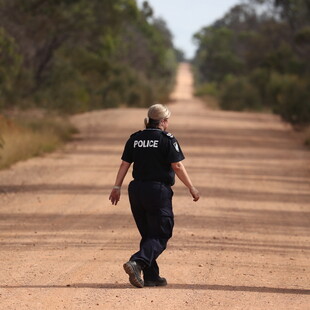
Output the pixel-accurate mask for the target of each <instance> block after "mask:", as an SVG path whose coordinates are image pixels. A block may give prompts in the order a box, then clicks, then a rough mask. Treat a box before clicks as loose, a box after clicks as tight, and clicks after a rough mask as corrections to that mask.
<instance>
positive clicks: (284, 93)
mask: <svg viewBox="0 0 310 310" xmlns="http://www.w3.org/2000/svg"><path fill="white" fill-rule="evenodd" d="M194 40H195V43H196V44H197V53H196V55H195V57H194V59H193V64H194V68H195V74H196V84H197V85H196V87H197V88H196V89H197V94H198V95H200V96H208V95H209V96H210V95H211V96H215V97H217V98H218V100H219V105H220V107H221V108H222V109H227V110H237V111H242V110H252V111H253V110H256V111H272V112H273V113H276V114H278V115H280V116H281V117H282V118H283V119H284V120H285V121H288V122H290V123H291V124H292V125H293V126H294V127H296V128H304V127H305V126H308V125H309V124H310V1H309V0H247V1H243V2H241V3H240V4H239V5H236V6H234V7H233V8H232V9H231V10H230V11H229V12H227V13H226V14H225V15H224V16H223V17H222V18H220V19H218V20H216V21H215V22H214V23H213V24H212V25H210V26H207V27H204V28H203V29H201V30H200V31H199V32H197V33H196V34H195V35H194Z"/></svg>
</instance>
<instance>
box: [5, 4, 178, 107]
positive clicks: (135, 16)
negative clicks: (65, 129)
mask: <svg viewBox="0 0 310 310" xmlns="http://www.w3.org/2000/svg"><path fill="white" fill-rule="evenodd" d="M180 55H181V54H180V51H177V50H176V49H175V48H174V46H173V44H172V36H171V33H170V31H169V29H168V28H167V26H166V24H165V22H164V21H163V20H161V19H158V18H155V17H154V15H153V11H152V8H151V7H150V6H149V5H148V3H147V2H145V3H144V5H143V8H142V9H139V8H138V7H137V4H136V1H135V0H104V1H102V0H92V1H89V0H27V1H24V0H0V111H1V110H4V109H11V108H14V107H19V108H29V107H40V108H44V109H56V110H60V111H62V112H66V113H75V112H82V111H86V110H91V109H99V108H107V107H116V106H119V105H128V106H145V105H149V104H150V103H153V102H154V101H156V100H158V101H165V100H166V99H167V97H168V95H169V92H170V90H171V87H172V85H173V80H174V75H175V69H176V61H177V57H181V56H180Z"/></svg>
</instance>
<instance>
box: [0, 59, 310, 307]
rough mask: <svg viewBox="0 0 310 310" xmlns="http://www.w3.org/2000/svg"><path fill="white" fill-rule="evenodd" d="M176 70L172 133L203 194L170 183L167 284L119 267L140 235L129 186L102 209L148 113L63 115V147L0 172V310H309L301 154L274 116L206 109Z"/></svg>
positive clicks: (305, 165)
mask: <svg viewBox="0 0 310 310" xmlns="http://www.w3.org/2000/svg"><path fill="white" fill-rule="evenodd" d="M191 91H192V77H191V74H190V70H189V67H188V66H187V65H185V64H184V65H181V67H180V70H179V75H178V84H177V87H176V90H175V92H174V94H173V99H174V100H173V102H172V103H171V104H170V108H171V110H172V117H171V120H170V130H171V131H172V132H173V133H174V134H175V136H176V137H177V138H178V140H179V142H180V144H181V145H182V148H183V151H184V153H185V156H186V160H185V161H184V163H185V165H186V166H187V168H188V171H189V173H190V175H191V177H192V179H193V181H194V183H195V184H196V186H197V187H198V188H199V189H200V191H201V194H202V199H201V200H200V201H199V202H198V203H196V204H195V203H193V202H192V200H191V197H190V196H189V194H188V192H187V190H186V189H185V188H184V187H183V186H182V185H181V184H180V182H178V181H177V184H176V185H175V187H174V191H175V196H174V197H175V198H174V211H175V230H174V236H173V238H172V239H171V241H170V242H169V244H168V249H167V250H166V251H165V252H164V254H163V255H162V256H161V257H160V259H159V263H160V266H161V274H162V276H165V277H166V278H167V280H168V282H169V285H168V286H167V287H165V288H143V289H136V288H133V287H131V286H130V284H129V283H128V279H127V275H126V274H125V273H124V271H123V269H122V264H123V262H125V261H126V260H127V259H128V258H129V256H130V254H131V253H132V252H133V251H136V250H137V245H138V241H139V235H138V233H137V230H136V229H135V226H134V223H133V220H132V218H131V215H130V211H129V205H128V199H127V193H126V185H127V184H128V182H129V181H130V179H131V177H130V175H128V176H127V178H126V180H125V186H124V189H123V196H122V199H121V202H120V204H119V205H118V206H116V207H115V206H111V205H110V203H109V201H108V195H109V192H110V188H111V186H112V185H113V182H114V178H115V174H116V171H117V168H118V166H119V163H120V155H121V152H122V149H123V144H124V142H125V141H126V140H127V138H128V136H129V134H131V133H132V132H133V131H136V130H138V129H141V128H142V127H143V118H144V117H145V113H146V110H144V109H120V110H107V111H102V112H91V113H87V114H83V115H79V116H76V117H74V118H73V121H74V123H75V124H76V125H77V126H78V127H79V128H80V130H81V134H80V135H79V137H78V138H77V139H76V141H74V142H73V143H71V144H70V145H68V146H67V147H66V148H65V149H64V150H62V151H59V152H56V153H54V154H52V155H47V156H45V157H43V158H35V159H31V160H28V161H27V162H23V163H19V164H17V165H15V166H14V167H12V168H11V169H9V170H5V171H2V172H0V249H1V252H0V262H1V264H0V280H1V281H0V309H1V310H2V309H5V310H7V309H18V310H22V309H32V310H34V309H40V310H41V309H83V310H84V309H109V310H110V309H126V310H131V309H145V310H147V309H178V310H183V309H230V310H231V309H242V310H244V309H290V310H292V309H305V310H306V309H310V260H309V259H310V243H309V235H310V228H309V227H310V152H309V151H307V150H305V149H304V148H303V147H302V146H301V143H300V141H298V137H296V135H295V133H294V132H292V131H291V130H290V128H289V127H288V126H286V125H285V124H283V123H281V122H280V121H279V120H278V118H277V117H275V116H272V115H264V114H251V113H234V112H222V111H211V110H209V109H207V108H206V107H205V106H204V104H202V103H201V102H199V101H198V100H196V99H194V98H193V97H192V95H191Z"/></svg>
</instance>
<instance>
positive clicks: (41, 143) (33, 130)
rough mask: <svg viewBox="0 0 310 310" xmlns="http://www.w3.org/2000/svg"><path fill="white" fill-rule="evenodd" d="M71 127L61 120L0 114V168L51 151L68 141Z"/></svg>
mask: <svg viewBox="0 0 310 310" xmlns="http://www.w3.org/2000/svg"><path fill="white" fill-rule="evenodd" d="M75 132H76V131H75V130H74V128H73V126H72V125H71V124H70V123H69V122H68V121H67V120H65V119H63V118H60V117H55V116H54V117H46V116H38V115H37V116H35V117H33V116H31V117H29V116H27V115H26V114H23V115H18V116H14V117H13V118H11V117H10V118H5V117H3V116H1V115H0V136H1V140H0V169H3V168H7V167H9V166H11V165H12V164H13V163H16V162H18V161H21V160H25V159H28V158H30V157H33V156H39V155H41V154H43V153H46V152H51V151H53V150H55V149H56V148H58V147H60V146H61V145H63V144H64V142H66V141H68V140H69V139H70V137H71V136H72V134H73V133H75Z"/></svg>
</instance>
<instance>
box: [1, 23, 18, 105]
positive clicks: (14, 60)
mask: <svg viewBox="0 0 310 310" xmlns="http://www.w3.org/2000/svg"><path fill="white" fill-rule="evenodd" d="M16 49H17V48H16V44H15V41H14V39H13V38H12V37H11V36H9V35H8V34H7V33H6V31H5V30H4V29H3V28H1V27H0V109H2V108H4V107H6V106H7V105H8V103H11V102H12V101H13V99H14V95H15V91H16V89H15V83H16V78H17V75H18V73H19V71H20V67H21V56H20V55H19V54H18V53H17V52H16Z"/></svg>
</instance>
